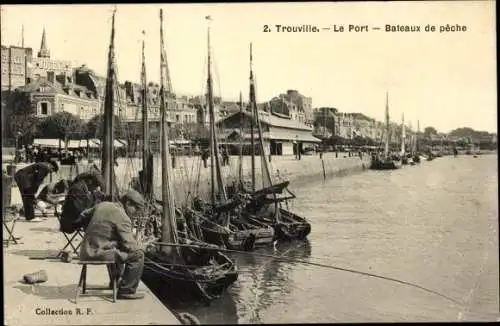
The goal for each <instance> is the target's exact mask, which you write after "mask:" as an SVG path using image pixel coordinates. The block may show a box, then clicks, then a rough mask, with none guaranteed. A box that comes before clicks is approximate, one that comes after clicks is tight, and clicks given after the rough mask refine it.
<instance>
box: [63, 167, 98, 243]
mask: <svg viewBox="0 0 500 326" xmlns="http://www.w3.org/2000/svg"><path fill="white" fill-rule="evenodd" d="M101 189H104V178H103V177H102V175H101V173H100V172H99V171H94V170H90V171H87V172H83V173H80V174H79V175H77V176H76V178H75V179H74V180H73V182H72V183H71V184H70V186H69V190H68V194H67V195H66V199H65V200H64V204H63V207H62V213H61V220H60V229H61V231H62V232H64V233H73V232H75V231H76V230H77V229H80V228H82V227H84V225H82V224H80V223H76V220H77V219H78V217H79V216H80V214H81V213H82V212H83V211H84V210H86V209H89V208H91V207H92V206H94V205H95V204H97V203H98V202H100V201H102V200H103V196H102V192H101Z"/></svg>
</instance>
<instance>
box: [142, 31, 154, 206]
mask: <svg viewBox="0 0 500 326" xmlns="http://www.w3.org/2000/svg"><path fill="white" fill-rule="evenodd" d="M142 34H143V35H144V36H145V35H146V32H145V31H142ZM144 48H145V40H144V39H143V40H142V69H141V84H142V96H141V100H142V173H143V174H142V177H143V178H142V180H141V181H142V190H143V191H144V195H145V197H146V198H147V199H151V190H152V189H151V184H150V178H149V174H150V172H151V171H149V125H148V123H149V122H148V85H147V77H146V56H145V55H144Z"/></svg>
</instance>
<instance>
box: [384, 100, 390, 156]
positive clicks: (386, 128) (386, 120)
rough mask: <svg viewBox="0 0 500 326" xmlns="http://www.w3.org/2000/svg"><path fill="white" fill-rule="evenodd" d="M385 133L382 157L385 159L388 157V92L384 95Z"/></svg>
mask: <svg viewBox="0 0 500 326" xmlns="http://www.w3.org/2000/svg"><path fill="white" fill-rule="evenodd" d="M385 133H386V137H385V149H384V156H385V158H387V157H388V156H389V91H386V93H385Z"/></svg>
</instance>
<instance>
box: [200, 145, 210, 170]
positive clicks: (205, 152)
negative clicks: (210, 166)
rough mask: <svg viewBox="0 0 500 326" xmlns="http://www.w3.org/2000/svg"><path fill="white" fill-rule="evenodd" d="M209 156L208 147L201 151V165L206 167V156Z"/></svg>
mask: <svg viewBox="0 0 500 326" xmlns="http://www.w3.org/2000/svg"><path fill="white" fill-rule="evenodd" d="M209 156H210V152H209V150H208V149H206V150H204V151H203V153H201V159H202V160H203V167H204V168H207V160H208V157H209Z"/></svg>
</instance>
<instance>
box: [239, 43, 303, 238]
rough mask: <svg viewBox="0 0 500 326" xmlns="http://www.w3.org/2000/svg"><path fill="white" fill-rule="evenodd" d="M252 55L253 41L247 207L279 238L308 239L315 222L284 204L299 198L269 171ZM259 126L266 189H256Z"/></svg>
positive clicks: (263, 184) (264, 187)
mask: <svg viewBox="0 0 500 326" xmlns="http://www.w3.org/2000/svg"><path fill="white" fill-rule="evenodd" d="M252 59H253V57H252V44H250V96H249V102H250V110H251V115H252V118H251V120H250V121H251V126H250V127H251V129H250V132H251V147H252V149H251V151H252V152H251V154H252V166H251V173H252V182H251V189H250V190H248V189H245V187H244V185H243V183H242V181H241V179H240V191H241V192H243V193H245V194H247V195H250V198H251V200H250V202H249V203H248V204H247V205H246V207H245V210H246V211H247V212H249V213H250V214H252V215H255V217H256V218H257V219H258V220H260V221H262V222H265V223H266V224H268V225H271V226H272V227H273V228H274V232H275V238H276V239H277V240H296V239H299V240H301V239H305V238H306V237H307V235H308V234H309V233H310V232H311V224H310V223H309V222H308V221H307V220H306V219H305V218H304V217H301V216H299V215H297V214H294V213H292V212H290V211H288V210H287V209H284V208H283V207H282V205H281V203H282V202H284V201H286V200H289V199H293V198H295V195H294V194H293V193H292V192H291V191H290V190H289V189H288V185H289V182H288V181H285V182H281V183H278V184H273V181H272V179H271V174H270V172H269V164H268V161H267V158H266V156H267V155H266V153H265V150H264V148H265V147H264V138H263V132H262V126H261V124H260V117H259V111H258V108H257V100H256V91H255V80H254V74H253V67H252V62H253V60H252ZM254 123H255V124H256V126H257V132H258V135H259V137H258V146H259V152H260V159H261V174H262V175H261V176H262V186H263V188H262V189H259V190H257V191H256V189H255V187H256V182H255V146H254V132H253V124H254ZM285 190H286V191H287V192H288V193H289V195H290V196H288V197H281V198H279V197H278V196H277V195H278V194H281V193H283V191H285Z"/></svg>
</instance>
